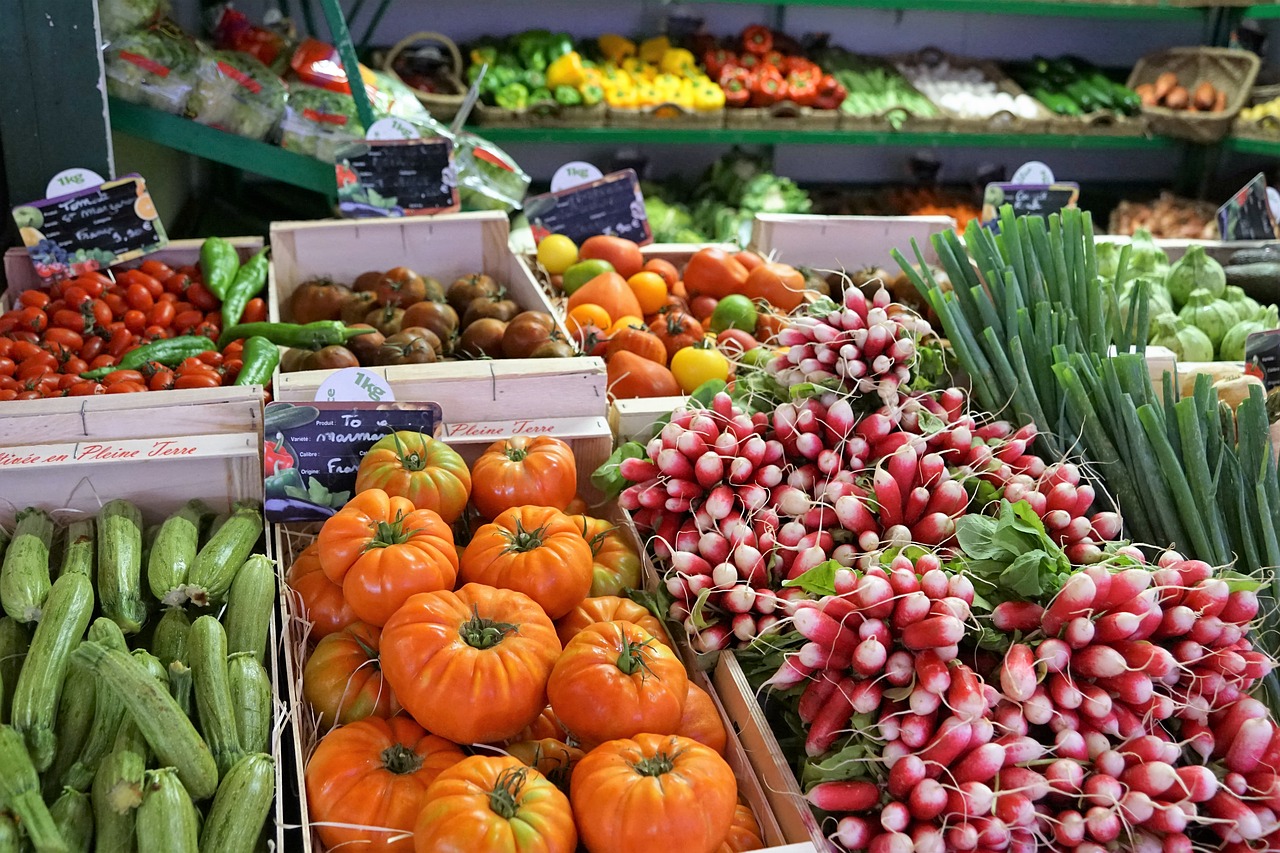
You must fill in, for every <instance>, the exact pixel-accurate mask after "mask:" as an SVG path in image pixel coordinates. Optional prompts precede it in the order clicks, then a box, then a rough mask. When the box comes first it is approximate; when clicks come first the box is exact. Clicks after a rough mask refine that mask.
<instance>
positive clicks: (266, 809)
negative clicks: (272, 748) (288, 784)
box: [200, 753, 276, 853]
mask: <svg viewBox="0 0 1280 853" xmlns="http://www.w3.org/2000/svg"><path fill="white" fill-rule="evenodd" d="M275 788H276V767H275V762H274V761H272V760H271V756H269V755H264V754H262V753H255V754H250V755H246V756H245V757H244V758H242V759H240V760H239V761H238V762H237V763H236V766H235V767H232V768H231V770H230V771H229V772H228V773H227V775H226V778H224V779H223V780H222V784H221V785H219V786H218V793H217V796H215V797H214V798H213V805H212V806H211V807H210V808H209V816H208V817H207V818H206V819H205V822H204V829H203V830H202V831H201V833H200V853H252V851H253V849H254V846H255V844H256V843H257V841H258V836H259V835H260V834H261V833H262V826H263V824H265V823H266V820H267V815H268V814H269V813H270V811H271V799H272V797H274V796H275Z"/></svg>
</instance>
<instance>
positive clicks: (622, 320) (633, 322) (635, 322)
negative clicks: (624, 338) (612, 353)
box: [608, 314, 644, 337]
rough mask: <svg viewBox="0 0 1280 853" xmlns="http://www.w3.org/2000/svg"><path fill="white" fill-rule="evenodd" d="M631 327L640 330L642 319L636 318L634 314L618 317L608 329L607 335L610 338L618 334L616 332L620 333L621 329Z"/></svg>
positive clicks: (642, 323)
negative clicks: (636, 327) (638, 327)
mask: <svg viewBox="0 0 1280 853" xmlns="http://www.w3.org/2000/svg"><path fill="white" fill-rule="evenodd" d="M631 326H640V327H641V328H643V327H644V318H643V317H637V316H635V315H634V314H626V315H624V316H622V317H619V318H618V319H617V320H614V321H613V325H612V326H610V327H609V331H608V333H609V335H610V336H611V337H612V336H613V335H616V334H618V332H621V331H622V330H623V329H627V328H630V327H631Z"/></svg>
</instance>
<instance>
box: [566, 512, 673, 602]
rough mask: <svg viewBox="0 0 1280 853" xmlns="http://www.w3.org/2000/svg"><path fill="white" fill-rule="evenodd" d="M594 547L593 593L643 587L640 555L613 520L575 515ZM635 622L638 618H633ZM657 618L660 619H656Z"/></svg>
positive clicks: (598, 594)
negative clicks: (641, 585) (641, 583)
mask: <svg viewBox="0 0 1280 853" xmlns="http://www.w3.org/2000/svg"><path fill="white" fill-rule="evenodd" d="M569 517H570V518H571V519H573V523H574V524H576V525H578V527H579V528H580V529H581V530H582V538H583V539H585V540H587V544H588V545H590V546H591V559H592V565H591V591H590V592H588V593H587V595H590V596H600V595H619V594H621V593H622V591H623V590H626V589H636V588H638V587H639V586H640V555H639V554H637V553H636V550H635V549H634V548H632V547H631V543H629V542H628V541H627V537H626V536H625V535H624V534H623V532H622V531H621V530H619V529H618V528H617V527H615V526H614V525H613V523H612V522H609V521H606V520H605V519H603V518H591V517H590V516H586V515H571V516H569ZM632 621H635V620H632ZM654 621H657V620H654Z"/></svg>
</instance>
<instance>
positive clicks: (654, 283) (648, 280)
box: [627, 271, 667, 314]
mask: <svg viewBox="0 0 1280 853" xmlns="http://www.w3.org/2000/svg"><path fill="white" fill-rule="evenodd" d="M627 286H628V287H630V288H631V292H632V293H634V294H635V295H636V300H637V301H638V302H639V303H640V310H641V312H643V313H645V314H653V313H654V312H656V311H657V310H658V309H659V308H661V307H662V306H663V305H664V304H665V303H666V301H667V281H666V279H664V278H663V277H662V276H660V275H658V274H657V273H656V272H643V271H642V272H638V273H636V274H635V275H633V276H631V278H629V279H627Z"/></svg>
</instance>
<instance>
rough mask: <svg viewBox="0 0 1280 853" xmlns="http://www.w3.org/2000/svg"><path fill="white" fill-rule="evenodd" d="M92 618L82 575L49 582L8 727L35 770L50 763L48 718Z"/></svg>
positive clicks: (88, 591) (89, 591) (88, 590)
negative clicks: (18, 734) (24, 742)
mask: <svg viewBox="0 0 1280 853" xmlns="http://www.w3.org/2000/svg"><path fill="white" fill-rule="evenodd" d="M91 616H93V584H92V583H91V582H90V580H89V579H88V578H87V577H85V576H84V575H74V574H73V575H63V576H62V577H60V578H58V580H57V581H55V582H54V584H53V588H52V589H51V590H50V591H49V598H48V599H47V600H46V602H45V614H44V618H42V619H41V620H40V624H38V625H37V626H36V632H35V636H34V637H33V638H32V639H31V648H30V649H29V650H28V651H27V659H26V662H24V663H23V665H22V672H20V673H18V684H17V686H16V687H15V688H14V691H13V727H14V728H15V729H17V730H18V731H19V732H21V733H22V736H23V737H24V738H26V740H27V746H29V747H30V748H31V760H32V761H33V762H34V763H35V765H36V769H38V770H42V771H43V770H47V769H48V768H49V765H50V764H52V763H53V752H54V747H55V741H56V738H55V736H54V733H53V720H54V716H55V714H56V713H57V710H58V701H59V699H60V698H61V696H62V685H63V682H64V681H65V680H66V677H67V668H68V666H69V665H70V663H71V652H72V650H73V649H74V648H75V645H76V643H78V642H80V638H81V637H83V636H84V630H85V628H87V627H88V626H89V618H90V617H91Z"/></svg>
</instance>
